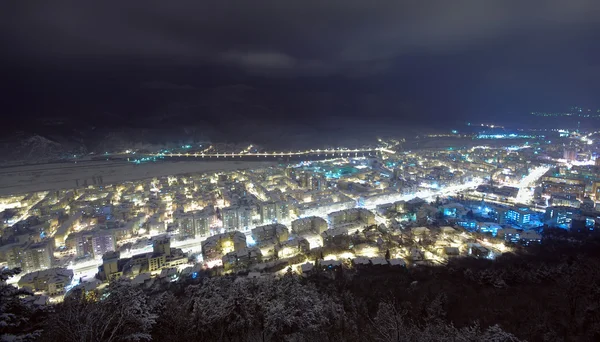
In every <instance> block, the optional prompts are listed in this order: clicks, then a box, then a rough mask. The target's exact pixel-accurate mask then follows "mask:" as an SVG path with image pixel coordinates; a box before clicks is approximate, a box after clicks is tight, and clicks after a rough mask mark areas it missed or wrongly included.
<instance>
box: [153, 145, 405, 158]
mask: <svg viewBox="0 0 600 342" xmlns="http://www.w3.org/2000/svg"><path fill="white" fill-rule="evenodd" d="M382 152H384V153H389V154H395V152H394V151H391V150H387V149H384V148H373V149H354V150H352V149H328V150H327V149H326V150H307V151H299V152H256V153H255V152H240V153H202V152H187V153H156V154H148V155H146V156H147V157H150V158H161V159H164V160H206V161H208V160H253V161H261V160H283V161H301V160H323V159H335V158H358V157H376V156H378V155H380V154H381V153H382Z"/></svg>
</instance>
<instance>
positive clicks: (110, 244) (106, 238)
mask: <svg viewBox="0 0 600 342" xmlns="http://www.w3.org/2000/svg"><path fill="white" fill-rule="evenodd" d="M92 248H93V249H94V256H95V257H100V256H102V255H104V254H106V253H108V252H113V251H115V250H116V249H117V243H116V241H115V237H114V235H113V234H112V232H111V231H98V232H95V233H94V234H93V235H92Z"/></svg>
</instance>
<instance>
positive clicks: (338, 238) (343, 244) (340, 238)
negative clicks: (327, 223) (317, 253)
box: [321, 228, 351, 249]
mask: <svg viewBox="0 0 600 342" xmlns="http://www.w3.org/2000/svg"><path fill="white" fill-rule="evenodd" d="M321 236H322V237H323V246H324V247H335V248H343V249H349V248H350V245H351V238H350V236H349V235H348V230H347V229H345V228H334V229H328V230H326V231H324V232H323V233H322V234H321Z"/></svg>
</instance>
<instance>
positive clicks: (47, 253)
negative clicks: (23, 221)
mask: <svg viewBox="0 0 600 342" xmlns="http://www.w3.org/2000/svg"><path fill="white" fill-rule="evenodd" d="M16 252H17V255H16V258H15V259H14V261H15V262H16V263H17V264H16V265H14V267H20V268H21V269H22V270H23V271H24V272H34V271H39V270H45V269H49V268H51V267H52V259H53V253H54V242H53V241H52V240H50V239H48V240H44V241H41V242H37V243H28V244H26V245H24V246H23V247H21V248H19V249H18V250H16Z"/></svg>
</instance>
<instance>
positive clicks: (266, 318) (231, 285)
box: [0, 238, 600, 342]
mask: <svg viewBox="0 0 600 342" xmlns="http://www.w3.org/2000/svg"><path fill="white" fill-rule="evenodd" d="M6 276H7V275H6V274H5V275H4V277H6ZM21 295H22V294H21V293H19V292H17V291H16V290H15V289H14V288H12V287H10V286H6V285H2V303H1V306H0V309H1V310H2V312H1V316H0V317H1V321H0V334H2V336H3V339H8V338H13V337H17V338H24V339H26V340H27V339H29V340H36V339H37V340H41V341H64V342H67V341H145V340H153V341H520V340H528V341H600V243H599V242H598V241H597V240H586V241H575V240H568V239H565V238H560V239H546V240H545V241H544V243H543V245H541V246H539V247H536V249H535V250H533V251H532V250H529V251H528V252H527V253H526V254H523V255H514V254H510V255H504V256H502V257H501V258H499V259H497V260H495V261H490V260H479V259H457V260H453V261H451V262H450V263H449V264H448V265H447V266H446V267H429V268H409V269H399V270H392V269H384V270H376V269H367V270H361V271H356V272H355V271H349V270H338V271H335V273H333V274H331V273H327V272H326V273H320V274H316V275H314V276H311V277H310V278H303V277H299V276H296V275H293V274H291V273H288V274H286V275H285V276H283V277H282V278H281V279H273V278H260V279H247V278H240V277H237V278H236V277H215V278H206V279H202V280H199V281H197V282H195V283H189V284H181V283H178V284H170V285H169V288H167V289H165V290H164V291H154V292H145V291H144V290H142V289H140V288H135V287H132V286H131V285H129V284H128V283H127V282H123V281H119V282H115V283H113V284H111V285H110V287H109V295H108V296H106V295H104V296H101V297H98V296H97V295H95V294H93V293H87V294H85V293H75V294H72V295H70V296H68V297H67V298H66V299H65V301H64V303H61V304H59V305H55V306H51V307H44V308H39V309H33V308H32V307H30V306H28V305H26V304H24V303H23V302H22V300H20V299H19V298H20V296H21Z"/></svg>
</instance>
